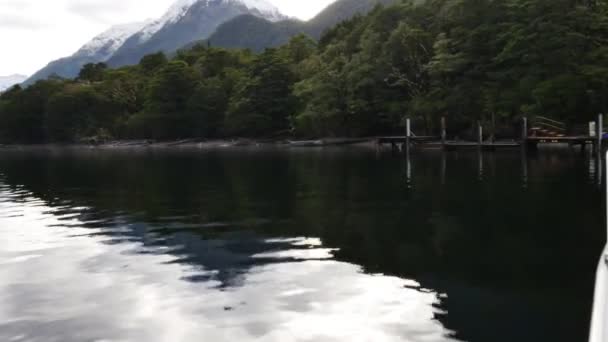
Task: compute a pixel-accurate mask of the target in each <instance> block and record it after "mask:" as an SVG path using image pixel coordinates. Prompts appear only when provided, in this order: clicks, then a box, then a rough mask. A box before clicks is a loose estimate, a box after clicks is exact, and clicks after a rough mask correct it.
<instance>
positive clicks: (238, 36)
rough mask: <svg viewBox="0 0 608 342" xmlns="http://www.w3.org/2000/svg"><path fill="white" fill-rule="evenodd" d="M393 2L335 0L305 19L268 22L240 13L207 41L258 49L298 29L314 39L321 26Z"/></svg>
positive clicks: (278, 42) (284, 39) (283, 39)
mask: <svg viewBox="0 0 608 342" xmlns="http://www.w3.org/2000/svg"><path fill="white" fill-rule="evenodd" d="M394 2H395V0H338V1H336V2H334V3H333V4H331V5H329V6H328V7H327V8H325V9H324V10H323V11H322V12H321V13H319V14H318V15H317V16H315V17H314V18H313V19H311V20H309V21H306V22H302V21H297V20H285V21H280V22H269V21H267V20H264V19H261V18H253V17H251V16H249V15H242V16H239V17H236V18H234V19H232V20H230V21H227V22H226V23H224V24H222V25H220V26H219V27H218V29H217V30H216V31H215V33H214V34H213V35H211V36H210V37H209V41H210V42H211V44H212V45H213V46H220V47H227V48H236V47H240V48H249V49H252V50H254V51H260V50H263V49H265V48H268V47H276V46H279V45H282V44H284V43H286V42H287V41H289V39H290V38H291V37H293V36H294V35H296V34H299V33H305V34H307V35H309V36H311V37H313V38H316V39H318V38H320V36H321V35H322V34H323V32H324V31H325V30H327V29H329V28H331V27H332V26H334V25H336V24H338V23H339V22H342V21H344V20H347V19H350V18H352V17H353V16H355V15H357V14H365V13H367V12H369V11H371V10H372V9H373V8H374V7H375V6H376V5H379V4H380V5H388V4H391V3H394Z"/></svg>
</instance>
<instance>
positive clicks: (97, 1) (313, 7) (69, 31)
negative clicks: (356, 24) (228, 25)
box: [0, 0, 333, 76]
mask: <svg viewBox="0 0 608 342" xmlns="http://www.w3.org/2000/svg"><path fill="white" fill-rule="evenodd" d="M268 1H270V2H272V3H273V4H274V5H275V6H277V7H278V8H279V10H281V12H283V13H284V14H286V15H288V16H292V17H297V18H300V19H304V20H306V19H310V18H312V17H313V16H314V15H315V14H317V13H318V12H320V11H321V10H322V9H323V8H325V7H326V6H327V5H329V4H330V3H331V2H333V0H268ZM173 2H174V0H144V1H142V0H0V76H4V75H11V74H16V73H17V74H24V75H28V76H29V75H31V74H33V73H34V72H36V71H38V70H39V69H41V68H42V67H44V66H45V65H46V64H47V63H48V62H50V61H52V60H55V59H58V58H61V57H66V56H69V55H71V54H73V53H74V52H76V51H77V50H78V49H79V48H80V47H81V46H82V45H84V44H85V43H86V42H88V41H89V40H90V39H91V38H93V37H95V36H96V35H98V34H100V33H101V32H103V31H105V30H106V29H108V28H109V27H110V26H112V25H116V24H124V23H130V22H138V21H143V20H146V19H149V18H158V17H160V16H162V15H163V13H164V12H165V11H166V10H167V9H168V8H169V6H171V4H172V3H173Z"/></svg>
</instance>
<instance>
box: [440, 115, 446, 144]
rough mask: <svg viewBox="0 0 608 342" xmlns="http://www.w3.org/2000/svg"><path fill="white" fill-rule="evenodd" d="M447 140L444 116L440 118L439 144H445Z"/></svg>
mask: <svg viewBox="0 0 608 342" xmlns="http://www.w3.org/2000/svg"><path fill="white" fill-rule="evenodd" d="M446 140H447V125H446V122H445V116H444V117H442V118H441V145H442V146H445V142H446Z"/></svg>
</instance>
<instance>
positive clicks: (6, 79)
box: [0, 74, 27, 93]
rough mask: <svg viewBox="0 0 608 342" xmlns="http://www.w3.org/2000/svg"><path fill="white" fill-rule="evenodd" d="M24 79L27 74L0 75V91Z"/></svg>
mask: <svg viewBox="0 0 608 342" xmlns="http://www.w3.org/2000/svg"><path fill="white" fill-rule="evenodd" d="M26 79H27V76H25V75H19V74H14V75H9V76H0V93H1V92H3V91H5V90H6V89H8V88H10V87H12V86H14V85H16V84H19V83H21V82H23V81H25V80H26Z"/></svg>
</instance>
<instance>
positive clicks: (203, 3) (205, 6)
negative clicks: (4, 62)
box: [25, 0, 287, 85]
mask: <svg viewBox="0 0 608 342" xmlns="http://www.w3.org/2000/svg"><path fill="white" fill-rule="evenodd" d="M242 14H251V15H256V16H261V17H264V18H266V19H268V20H270V21H279V20H283V19H286V18H287V16H285V15H283V14H281V13H280V11H279V10H278V9H277V8H276V7H275V6H273V5H272V4H270V3H269V2H267V1H266V0H178V1H177V2H175V3H174V4H173V5H172V6H171V7H169V9H168V10H167V11H166V12H165V14H164V15H163V16H162V17H160V18H158V19H155V20H149V21H146V22H143V23H139V24H126V25H117V26H114V27H112V28H110V29H109V30H106V31H105V32H103V33H101V34H99V35H97V36H96V37H94V38H93V39H92V40H91V41H89V42H88V43H86V44H85V45H83V46H82V47H81V48H80V49H79V50H78V51H77V52H75V53H74V54H72V55H71V56H67V57H63V58H60V59H57V60H54V61H51V62H50V63H49V64H48V65H47V66H45V67H44V68H42V69H41V70H39V71H37V72H36V73H35V74H34V75H32V76H31V77H30V78H29V79H28V80H26V82H25V84H27V85H29V84H32V83H34V82H35V81H37V80H39V79H44V78H48V77H49V76H52V75H57V76H60V77H65V78H73V77H76V76H77V75H78V72H79V71H80V69H81V68H82V66H84V65H85V64H87V63H99V62H104V63H107V64H109V65H110V66H113V67H119V66H123V65H128V64H136V63H138V62H139V60H140V59H141V58H142V57H143V56H145V55H146V54H149V53H155V52H158V51H164V52H171V51H174V50H177V49H179V48H180V47H182V46H183V45H185V44H187V43H189V42H191V41H193V40H197V39H206V38H208V36H209V35H211V34H212V33H213V32H214V31H215V29H216V28H217V27H218V26H219V25H220V24H222V23H223V22H225V21H227V20H230V19H232V18H234V17H237V16H239V15H242ZM135 25H140V26H135ZM117 27H121V28H123V30H118V29H117ZM126 27H131V28H134V29H133V30H132V31H129V32H128V33H129V34H123V32H124V28H126ZM112 32H114V33H115V35H112V34H111V33H112ZM110 46H111V49H110Z"/></svg>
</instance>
